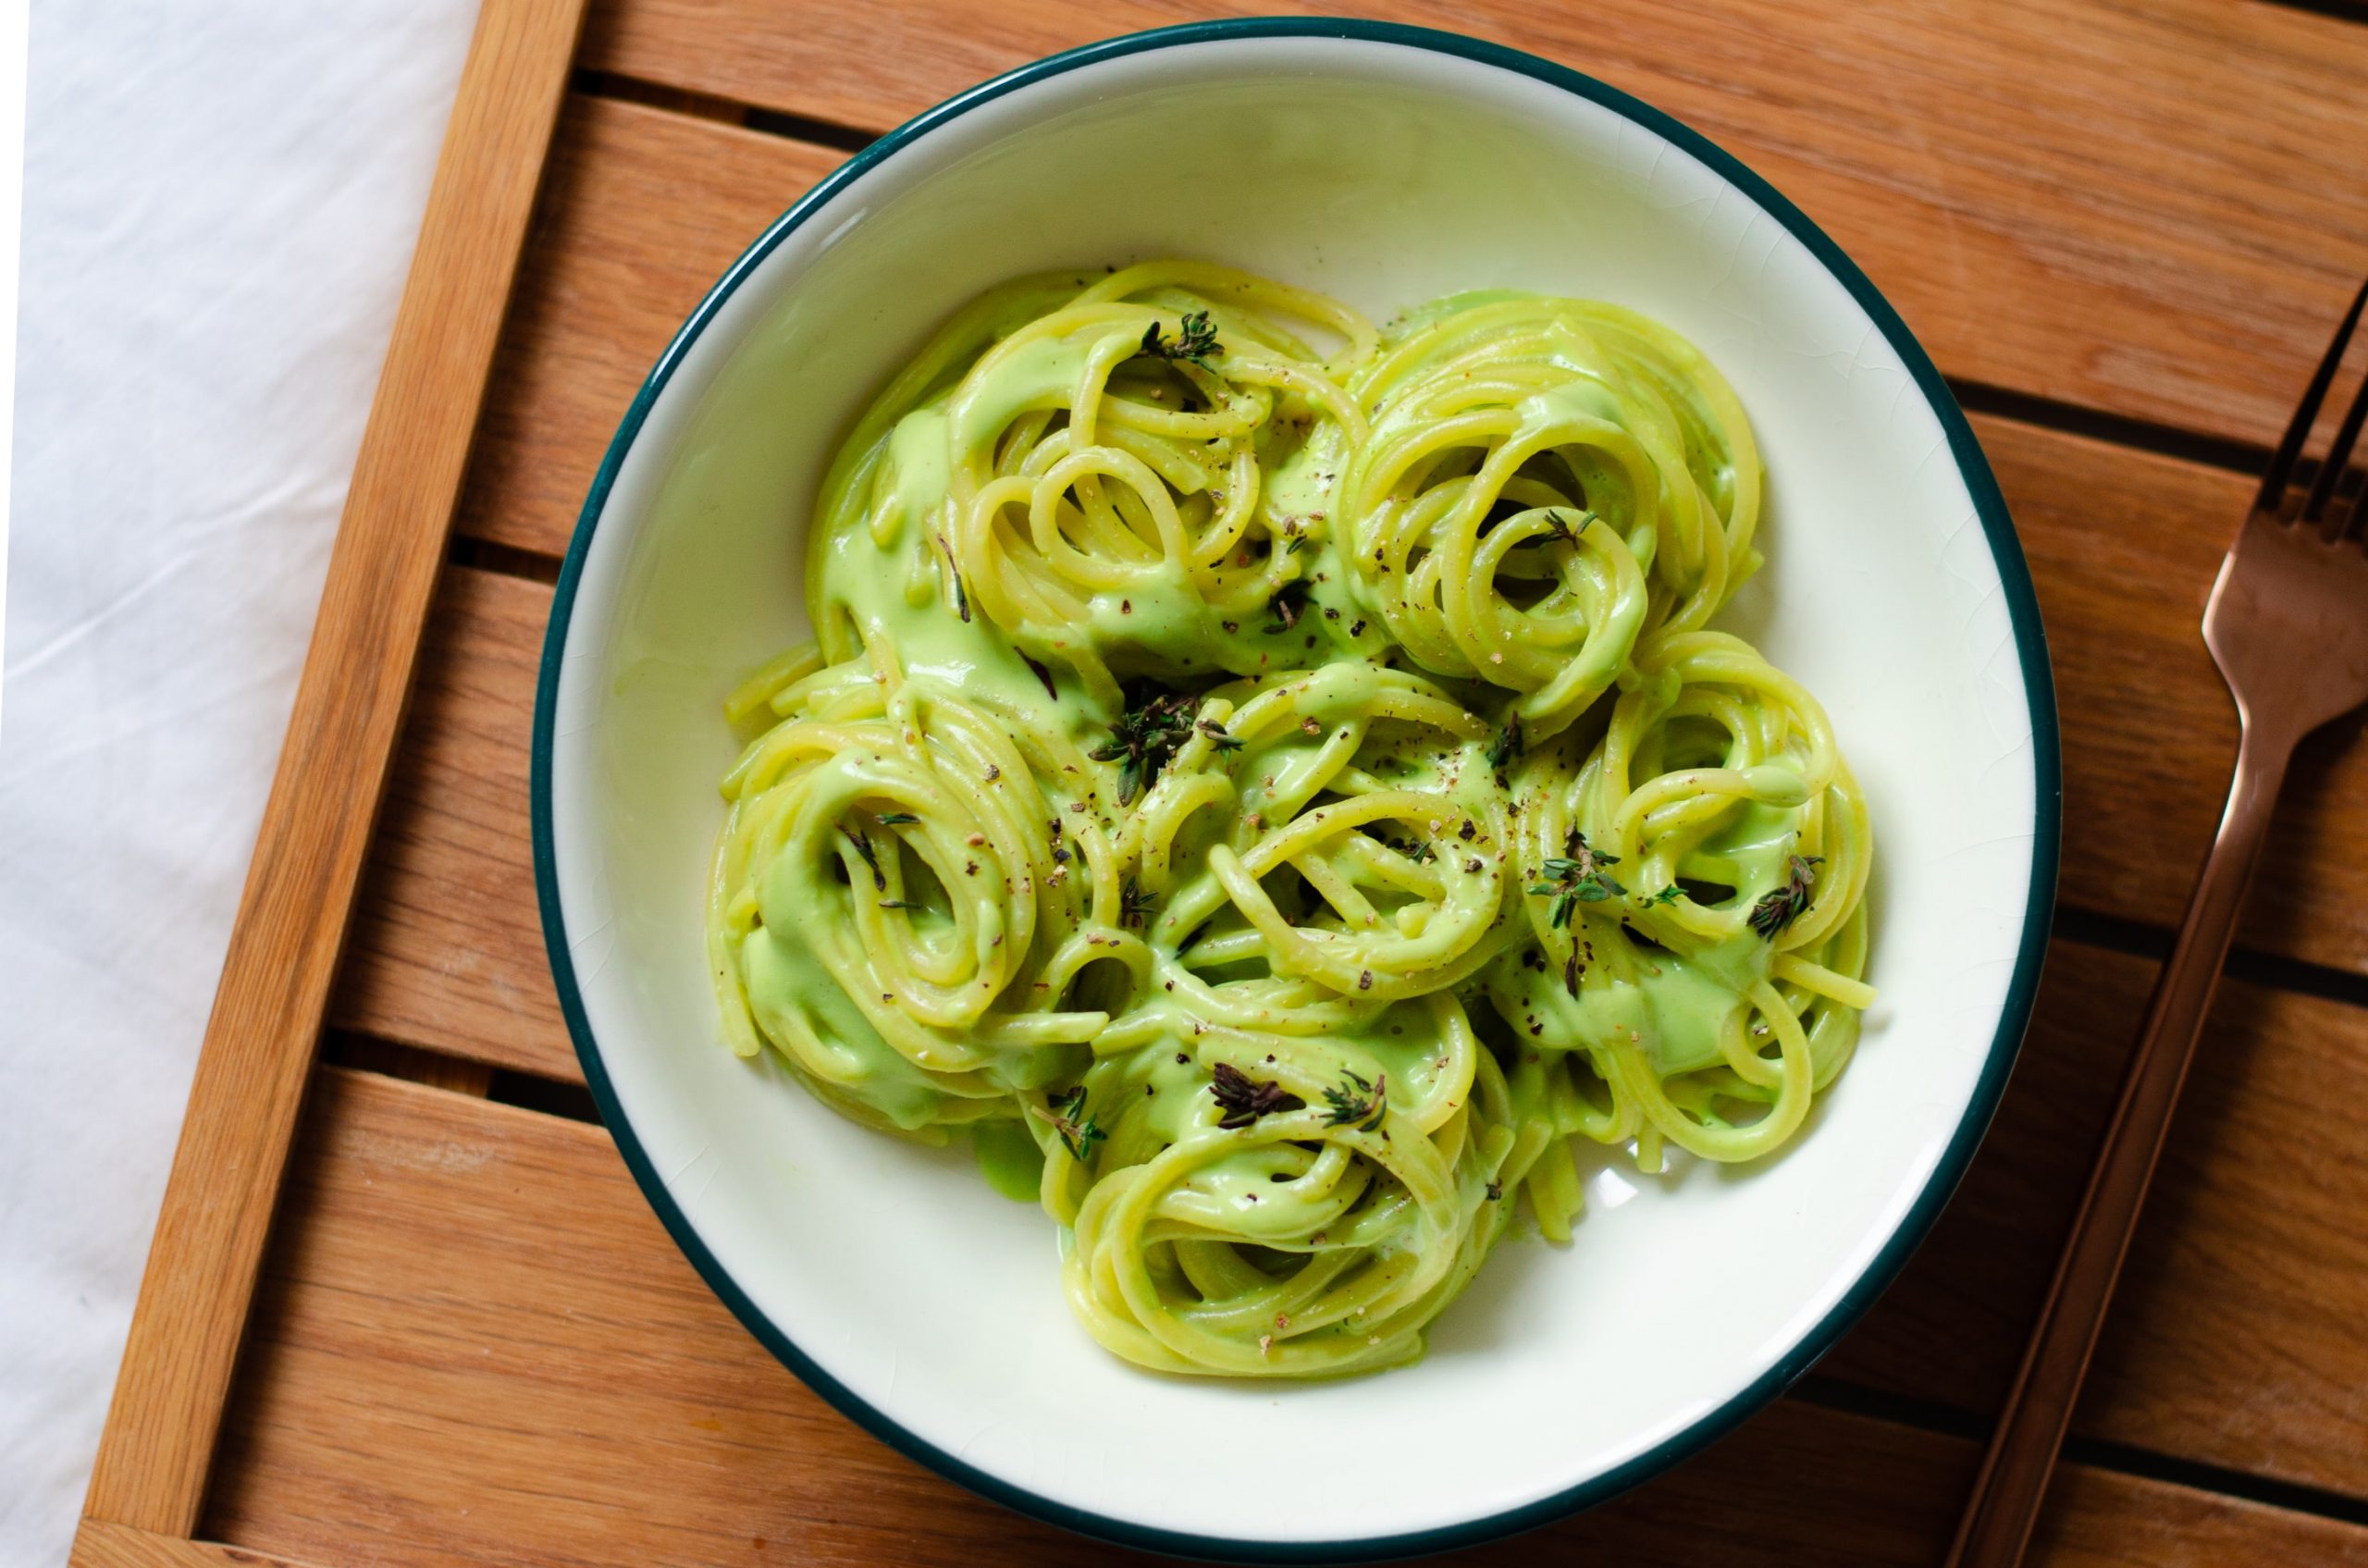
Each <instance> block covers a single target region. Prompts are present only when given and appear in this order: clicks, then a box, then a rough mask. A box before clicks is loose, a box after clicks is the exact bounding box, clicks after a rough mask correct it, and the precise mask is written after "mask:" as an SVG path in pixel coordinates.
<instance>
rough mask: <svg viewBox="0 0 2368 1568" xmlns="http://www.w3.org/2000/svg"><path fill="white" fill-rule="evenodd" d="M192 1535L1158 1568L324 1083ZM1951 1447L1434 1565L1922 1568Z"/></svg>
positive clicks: (451, 1547)
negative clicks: (822, 1394)
mask: <svg viewBox="0 0 2368 1568" xmlns="http://www.w3.org/2000/svg"><path fill="white" fill-rule="evenodd" d="M314 1103H315V1112H314V1116H313V1117H312V1118H311V1121H310V1123H309V1126H310V1131H309V1133H308V1136H307V1139H306V1142H305V1147H304V1150H303V1154H302V1157H301V1158H300V1160H299V1161H298V1163H297V1165H296V1166H295V1167H294V1168H293V1169H292V1171H291V1173H290V1192H289V1203H288V1211H287V1216H286V1219H285V1221H284V1225H283V1229H282V1232H281V1235H280V1238H279V1241H278V1242H277V1245H276V1246H275V1248H274V1252H273V1255H272V1264H271V1269H270V1278H269V1284H268V1287H267V1288H266V1290H265V1291H264V1293H263V1295H262V1296H261V1298H260V1299H259V1303H258V1312H257V1315H256V1322H255V1329H254V1339H253V1346H252V1349H251V1352H250V1355H249V1359H248V1363H247V1367H246V1370H245V1373H244V1375H243V1376H242V1378H241V1383H240V1398H239V1401H238V1404H237V1408H236V1413H235V1415H234V1418H233V1420H232V1422H231V1423H230V1425H229V1426H228V1429H227V1431H226V1443H225V1451H224V1462H223V1465H222V1469H221V1473H220V1479H219V1481H218V1483H217V1485H216V1488H215V1491H214V1493H213V1497H212V1500H211V1504H210V1507H209V1509H208V1513H207V1517H206V1520H205V1525H206V1529H207V1532H208V1534H209V1535H211V1536H214V1537H218V1538H221V1539H226V1540H231V1541H236V1542H240V1543H241V1544H244V1545H252V1546H253V1547H256V1548H259V1549H264V1550H266V1551H273V1552H287V1553H292V1554H297V1555H303V1554H306V1553H318V1554H324V1555H326V1554H327V1553H330V1552H333V1551H335V1550H337V1549H339V1548H340V1547H344V1546H347V1545H349V1544H350V1543H351V1542H352V1541H353V1540H354V1538H355V1537H354V1534H353V1532H354V1529H355V1525H356V1524H357V1522H365V1521H366V1525H367V1528H368V1529H369V1531H370V1542H371V1549H372V1551H371V1555H372V1558H373V1560H374V1561H384V1562H401V1563H418V1564H425V1563H446V1562H450V1563H461V1562H481V1561H487V1560H498V1561H504V1562H546V1561H564V1562H576V1563H587V1564H589V1563H609V1562H615V1563H632V1564H640V1563H645V1562H688V1561H696V1562H715V1563H731V1562H851V1563H852V1562H899V1563H912V1564H929V1563H946V1564H963V1565H966V1568H967V1565H970V1564H980V1565H987V1564H993V1563H1001V1562H1011V1563H1023V1562H1024V1563H1031V1564H1032V1563H1044V1562H1060V1563H1080V1564H1082V1563H1105V1562H1118V1561H1129V1562H1151V1561H1152V1560H1151V1559H1147V1558H1141V1557H1136V1556H1132V1555H1130V1554H1125V1553H1119V1552H1115V1551H1112V1550H1110V1549H1105V1548H1103V1547H1101V1546H1098V1545H1095V1544H1093V1543H1091V1542H1088V1541H1085V1540H1082V1539H1080V1538H1079V1537H1073V1536H1069V1535H1067V1534H1064V1533H1062V1532H1060V1531H1056V1530H1053V1529H1050V1528H1047V1527H1045V1526H1042V1525H1035V1524H1032V1523H1030V1522H1029V1521H1026V1520H1023V1519H1020V1518H1018V1517H1017V1516H1014V1515H1011V1514H1009V1513H1006V1512H1004V1511H1003V1510H1001V1509H999V1508H997V1507H996V1506H995V1505H993V1504H991V1503H988V1502H985V1501H982V1500H980V1499H977V1498H975V1497H972V1496H971V1495H969V1494H968V1493H967V1492H964V1491H962V1490H960V1489H959V1488H955V1487H953V1486H952V1485H950V1484H948V1483H945V1482H944V1481H941V1480H939V1479H938V1478H936V1477H935V1476H933V1475H930V1474H929V1473H927V1472H925V1471H923V1470H921V1469H920V1468H919V1467H918V1466H916V1465H913V1464H911V1463H907V1461H905V1460H903V1459H902V1458H900V1457H898V1456H897V1455H895V1454H894V1453H893V1452H891V1451H889V1450H887V1449H886V1448H884V1447H882V1445H880V1444H878V1443H876V1442H874V1441H873V1440H872V1439H871V1438H868V1437H866V1436H864V1435H863V1434H862V1433H861V1432H859V1431H858V1430H857V1428H856V1427H854V1426H852V1425H851V1424H849V1423H847V1422H845V1421H844V1420H842V1419H841V1418H840V1417H838V1416H837V1415H836V1414H833V1412H831V1411H830V1410H829V1409H828V1408H827V1407H825V1406H824V1405H823V1404H822V1403H821V1402H820V1401H819V1400H818V1399H817V1398H815V1396H813V1395H812V1394H810V1393H808V1391H807V1390H806V1389H804V1388H803V1387H802V1386H800V1385H799V1384H798V1383H797V1382H796V1380H795V1379H793V1378H792V1377H790V1376H789V1375H788V1374H787V1373H786V1372H784V1371H783V1370H782V1369H781V1368H780V1367H779V1366H778V1365H776V1364H773V1363H772V1362H771V1360H770V1359H769V1358H768V1357H767V1356H766V1355H765V1353H764V1352H763V1351H762V1350H761V1349H760V1348H759V1346H758V1345H757V1344H756V1342H755V1341H754V1340H751V1339H750V1338H749V1337H748V1336H747V1335H746V1333H745V1332H744V1331H743V1330H742V1329H741V1328H740V1327H738V1325H736V1324H735V1323H734V1322H733V1321H732V1319H731V1318H730V1317H729V1315H727V1314H726V1313H725V1312H724V1310H723V1309H722V1306H721V1305H720V1304H718V1303H716V1301H715V1300H714V1298H713V1297H712V1296H710V1295H709V1293H708V1291H707V1290H706V1288H705V1287H704V1286H703V1285H702V1284H701V1283H700V1282H699V1280H698V1279H697V1277H696V1276H695V1275H694V1274H693V1273H692V1272H691V1270H690V1268H689V1266H687V1265H686V1264H685V1263H684V1262H683V1260H682V1259H681V1257H680V1256H679V1255H678V1254H677V1253H675V1252H674V1250H673V1248H672V1245H671V1244H670V1243H669V1242H668V1241H667V1239H666V1237H665V1235H664V1233H663V1231H662V1230H661V1229H660V1228H659V1226H658V1224H657V1222H656V1220H655V1219H654V1218H652V1217H651V1216H650V1215H649V1213H648V1210H647V1208H646V1207H645V1206H644V1205H643V1204H642V1203H641V1200H640V1198H639V1195H638V1194H637V1193H636V1192H635V1191H634V1189H633V1186H632V1183H631V1181H630V1180H629V1179H628V1178H627V1177H626V1175H625V1173H624V1171H623V1168H622V1167H621V1166H620V1165H619V1164H618V1163H617V1161H616V1159H615V1157H614V1154H613V1153H612V1152H611V1149H610V1147H609V1144H608V1142H607V1140H606V1138H605V1137H604V1135H603V1134H601V1133H600V1131H599V1130H598V1129H595V1128H590V1127H585V1126H582V1125H579V1124H576V1123H572V1122H564V1121H560V1120H556V1119H553V1118H549V1117H537V1116H534V1115H531V1114H529V1113H525V1112H520V1111H515V1110H512V1109H509V1108H507V1107H504V1106H500V1105H487V1104H486V1103H484V1102H482V1101H477V1100H473V1099H468V1098H465V1097H462V1096H458V1095H450V1094H445V1093H439V1092H438V1091H435V1090H431V1089H426V1088H422V1087H418V1086H414V1085H410V1084H404V1083H400V1082H396V1081H394V1080H386V1079H381V1078H377V1077H376V1076H374V1075H367V1074H349V1073H345V1072H342V1071H339V1070H335V1069H330V1070H327V1071H326V1072H325V1073H324V1079H323V1082H322V1084H321V1086H320V1089H319V1091H318V1093H317V1094H316V1097H315V1102H314ZM1972 1458H1973V1454H1972V1449H1971V1445H1970V1444H1968V1443H1966V1442H1964V1441H1961V1440H1959V1439H1955V1438H1943V1437H1939V1436H1935V1435H1932V1434H1929V1433H1925V1432H1921V1431H1918V1430H1915V1429H1912V1428H1907V1427H1901V1426H1892V1425H1889V1424H1887V1423H1882V1422H1878V1421H1873V1420H1869V1419H1867V1418H1865V1417H1861V1416H1856V1415H1848V1414H1839V1413H1836V1412H1833V1411H1831V1410H1824V1409H1819V1408H1815V1407H1812V1406H1808V1405H1804V1404H1800V1403H1798V1402H1795V1401H1784V1402H1781V1403H1780V1404H1778V1405H1777V1406H1776V1407H1775V1408H1774V1409H1773V1410H1771V1411H1770V1413H1769V1414H1766V1415H1764V1416H1762V1417H1761V1418H1760V1419H1758V1420H1757V1421H1755V1422H1753V1423H1752V1424H1750V1425H1749V1426H1746V1427H1745V1429H1744V1430H1743V1431H1741V1432H1740V1433H1738V1434H1736V1435H1735V1436H1734V1437H1733V1438H1730V1439H1729V1440H1728V1441H1726V1442H1724V1443H1722V1444H1721V1445H1720V1446H1719V1447H1717V1448H1716V1449H1714V1450H1712V1451H1710V1452H1709V1453H1708V1454H1706V1455H1704V1456H1702V1457H1700V1458H1698V1459H1696V1461H1694V1462H1693V1463H1689V1464H1687V1465H1685V1466H1684V1467H1683V1468H1681V1469H1680V1470H1679V1471H1677V1472H1676V1473H1674V1474H1673V1475H1670V1476H1667V1477H1665V1478H1663V1479H1661V1480H1660V1481H1658V1482H1656V1483H1655V1484H1653V1485H1651V1486H1649V1487H1647V1488H1645V1489H1644V1490H1642V1491H1641V1492H1638V1493H1636V1494H1634V1495H1632V1496H1631V1497H1629V1498H1627V1499H1625V1500H1621V1501H1619V1502H1616V1503H1614V1504H1612V1505H1610V1506H1609V1507H1606V1508H1604V1509H1601V1510H1598V1511H1597V1512H1593V1513H1590V1514H1587V1515H1585V1516H1583V1517H1581V1518H1579V1519H1577V1520H1574V1521H1571V1522H1569V1523H1566V1524H1564V1525H1560V1526H1557V1527H1555V1528H1553V1529H1552V1530H1550V1531H1548V1533H1546V1534H1545V1535H1543V1536H1533V1537H1524V1538H1523V1539H1521V1540H1518V1541H1515V1542H1511V1543H1507V1544H1504V1545H1501V1546H1499V1547H1498V1548H1495V1549H1484V1550H1479V1551H1474V1552H1472V1553H1469V1554H1465V1555H1464V1556H1462V1557H1460V1558H1458V1559H1456V1560H1455V1561H1460V1562H1528V1561H1533V1560H1536V1558H1537V1557H1538V1556H1539V1555H1540V1554H1541V1553H1553V1554H1555V1555H1557V1556H1561V1555H1572V1556H1575V1554H1577V1553H1579V1552H1581V1551H1585V1552H1587V1553H1589V1554H1590V1555H1591V1557H1592V1558H1594V1559H1596V1560H1602V1561H1613V1560H1617V1561H1623V1562H1639V1563H1666V1564H1682V1563H1683V1564H1690V1563H1702V1564H1710V1563H1717V1564H1721V1568H1754V1565H1758V1564H1794V1563H1799V1562H1819V1563H1887V1564H1888V1563H1897V1564H1918V1565H1920V1564H1924V1563H1928V1562H1931V1561H1933V1560H1934V1558H1935V1556H1936V1555H1937V1552H1938V1549H1939V1546H1940V1544H1941V1542H1942V1541H1943V1538H1944V1533H1945V1531H1946V1529H1947V1528H1948V1525H1949V1524H1950V1521H1951V1517H1952V1514H1953V1511H1954V1508H1955V1501H1956V1499H1957V1497H1958V1495H1959V1492H1960V1490H1961V1488H1962V1487H1963V1485H1964V1483H1965V1481H1966V1480H1967V1476H1968V1475H1969V1473H1970V1468H1971V1463H1972ZM2033 1561H2034V1562H2043V1563H2048V1564H2056V1565H2067V1564H2081V1565H2084V1568H2085V1565H2089V1564H2102V1563H2107V1562H2110V1563H2115V1564H2123V1565H2130V1564H2166V1565H2167V1564H2189V1563H2202V1562H2232V1561H2257V1562H2266V1561H2283V1562H2314V1563H2346V1562H2359V1563H2368V1530H2362V1529H2361V1528H2359V1527H2356V1526H2351V1525H2340V1524H2337V1523H2334V1522H2331V1521H2326V1520H2322V1519H2314V1518H2308V1517H2302V1516H2298V1515H2295V1514H2292V1513H2288V1512H2281V1511H2277V1510H2273V1509H2267V1508H2263V1507H2259V1506H2256V1505H2251V1504H2247V1503H2242V1502H2238V1501H2234V1500H2228V1499H2225V1498H2218V1497H2214V1496H2211V1495H2209V1494H2205V1493H2201V1492H2195V1491H2190V1490H2188V1489H2186V1488H2178V1487H2173V1486H2168V1485H2165V1484H2163V1483H2160V1482H2154V1481H2150V1480H2142V1479H2139V1478H2135V1477H2132V1476H2128V1475H2118V1474H2113V1473H2107V1472H2101V1471H2094V1470H2087V1469H2083V1468H2080V1467H2078V1466H2075V1467H2072V1468H2071V1469H2069V1470H2067V1472H2066V1475H2065V1477H2064V1479H2063V1482H2062V1484H2061V1485H2060V1487H2059V1488H2058V1492H2057V1495H2056V1497H2055V1499H2054V1503H2053V1505H2052V1509H2051V1512H2050V1514H2049V1517H2048V1519H2047V1521H2046V1523H2045V1525H2043V1526H2042V1539H2041V1546H2040V1549H2039V1554H2038V1555H2037V1556H2036V1557H2035V1558H2034V1559H2033Z"/></svg>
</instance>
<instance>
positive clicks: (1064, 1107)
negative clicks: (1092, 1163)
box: [1028, 1083, 1110, 1165]
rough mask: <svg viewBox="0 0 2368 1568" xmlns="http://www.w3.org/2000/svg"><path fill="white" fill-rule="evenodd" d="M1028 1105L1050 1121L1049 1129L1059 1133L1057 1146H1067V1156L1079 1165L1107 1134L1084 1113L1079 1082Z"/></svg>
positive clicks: (1035, 1112) (1083, 1089)
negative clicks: (1070, 1087)
mask: <svg viewBox="0 0 2368 1568" xmlns="http://www.w3.org/2000/svg"><path fill="white" fill-rule="evenodd" d="M1028 1108H1029V1110H1030V1112H1032V1113H1033V1114H1035V1115H1037V1116H1039V1117H1042V1118H1043V1119H1044V1120H1046V1121H1048V1122H1051V1123H1052V1124H1053V1130H1054V1131H1055V1133H1058V1134H1059V1135H1060V1140H1061V1147H1062V1148H1064V1149H1067V1151H1068V1152H1069V1158H1071V1159H1073V1160H1075V1161H1077V1162H1078V1163H1079V1165H1083V1164H1084V1163H1085V1160H1086V1156H1087V1155H1089V1154H1092V1153H1093V1146H1094V1145H1095V1144H1096V1143H1099V1142H1102V1141H1103V1140H1104V1138H1107V1137H1108V1136H1110V1135H1109V1134H1108V1133H1106V1132H1104V1131H1103V1130H1102V1128H1101V1125H1100V1124H1099V1123H1097V1122H1096V1121H1095V1120H1094V1119H1093V1118H1092V1117H1090V1116H1088V1115H1086V1114H1085V1085H1084V1084H1082V1083H1080V1084H1079V1085H1078V1086H1077V1087H1076V1088H1074V1089H1070V1090H1067V1091H1065V1092H1063V1093H1058V1094H1055V1095H1053V1096H1051V1097H1050V1099H1049V1100H1048V1101H1047V1103H1046V1104H1045V1105H1030V1106H1029V1107H1028Z"/></svg>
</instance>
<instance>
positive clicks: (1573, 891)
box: [1529, 828, 1628, 930]
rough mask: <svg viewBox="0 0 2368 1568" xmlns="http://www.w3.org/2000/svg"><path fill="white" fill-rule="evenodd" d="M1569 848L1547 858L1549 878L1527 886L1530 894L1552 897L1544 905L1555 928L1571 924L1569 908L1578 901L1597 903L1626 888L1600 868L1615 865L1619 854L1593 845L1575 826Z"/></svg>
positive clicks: (1623, 891)
mask: <svg viewBox="0 0 2368 1568" xmlns="http://www.w3.org/2000/svg"><path fill="white" fill-rule="evenodd" d="M1568 848H1569V849H1570V853H1569V854H1568V855H1549V856H1548V857H1547V858H1546V865H1545V872H1546V876H1547V879H1548V880H1547V881H1545V882H1541V883H1534V884H1533V885H1532V886H1531V887H1530V890H1529V891H1530V895H1531V896H1533V897H1536V898H1551V899H1552V900H1553V901H1554V902H1553V903H1552V904H1550V905H1548V906H1547V910H1546V923H1547V924H1548V925H1549V926H1553V927H1555V928H1556V929H1558V930H1560V929H1562V928H1565V927H1567V926H1569V925H1570V923H1571V911H1572V910H1573V909H1575V908H1576V907H1579V906H1580V905H1582V904H1600V903H1601V902H1603V901H1604V900H1605V899H1607V898H1617V897H1619V896H1621V895H1622V894H1624V893H1626V892H1627V891H1628V890H1627V889H1626V888H1625V887H1622V885H1621V884H1620V881H1619V879H1618V878H1617V877H1614V876H1613V875H1612V874H1611V873H1610V872H1609V871H1607V870H1604V869H1603V868H1604V867H1606V866H1616V865H1618V864H1619V863H1620V857H1619V856H1617V855H1606V854H1603V853H1602V852H1601V851H1599V850H1597V849H1595V848H1593V847H1592V846H1589V845H1588V843H1587V835H1586V834H1585V833H1581V832H1579V831H1578V830H1577V829H1576V828H1573V829H1572V830H1571V840H1570V844H1569V846H1568Z"/></svg>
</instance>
